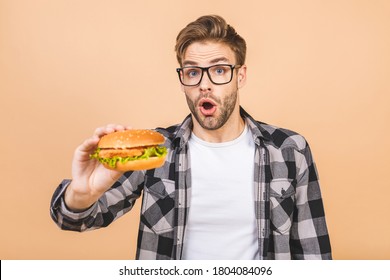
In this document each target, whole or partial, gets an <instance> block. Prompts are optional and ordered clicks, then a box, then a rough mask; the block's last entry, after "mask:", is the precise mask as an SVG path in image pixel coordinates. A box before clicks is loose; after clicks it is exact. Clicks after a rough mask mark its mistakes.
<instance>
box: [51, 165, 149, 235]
mask: <svg viewBox="0 0 390 280" xmlns="http://www.w3.org/2000/svg"><path fill="white" fill-rule="evenodd" d="M143 182H144V174H143V173H142V172H131V173H125V174H124V175H123V176H122V177H121V178H120V179H119V180H118V181H117V182H116V183H115V184H114V185H113V186H112V187H111V188H110V189H109V190H108V191H106V192H105V193H104V194H103V196H102V197H101V198H100V199H99V200H98V201H97V202H96V203H95V204H93V205H92V206H91V207H89V208H88V209H86V210H84V211H81V212H75V211H72V210H70V209H69V208H68V207H67V206H66V204H65V201H64V193H65V190H66V188H67V187H68V186H69V184H70V183H71V180H68V179H65V180H63V181H62V182H61V183H60V185H59V186H58V187H57V189H56V190H55V192H54V194H53V196H52V200H51V204H50V215H51V218H52V219H53V221H54V222H55V223H56V224H57V226H58V227H60V228H61V229H63V230H71V231H79V232H82V231H86V230H92V229H97V228H101V227H106V226H108V225H109V224H111V223H112V222H113V221H114V220H116V219H117V218H119V217H121V216H123V215H124V214H125V213H127V212H128V211H130V210H131V209H132V208H133V206H134V204H135V202H136V200H137V199H138V198H139V197H140V196H141V193H142V189H143Z"/></svg>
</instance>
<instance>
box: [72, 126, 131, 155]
mask: <svg viewBox="0 0 390 280" xmlns="http://www.w3.org/2000/svg"><path fill="white" fill-rule="evenodd" d="M126 129H131V127H130V126H124V125H120V124H108V125H106V126H103V127H98V128H97V129H96V130H95V132H94V134H93V135H92V136H91V137H90V138H88V139H86V140H85V141H84V142H83V143H82V144H81V145H80V146H79V148H78V150H79V151H80V152H83V153H87V154H90V153H93V152H94V151H95V150H96V147H97V145H98V143H99V141H100V138H102V137H103V136H104V135H106V134H109V133H112V132H115V131H123V130H126Z"/></svg>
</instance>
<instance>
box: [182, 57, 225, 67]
mask: <svg viewBox="0 0 390 280" xmlns="http://www.w3.org/2000/svg"><path fill="white" fill-rule="evenodd" d="M218 62H225V63H229V60H228V59H227V58H226V57H217V58H214V59H213V60H211V61H210V64H214V63H218ZM198 65H199V63H198V62H196V61H192V60H184V61H183V66H198Z"/></svg>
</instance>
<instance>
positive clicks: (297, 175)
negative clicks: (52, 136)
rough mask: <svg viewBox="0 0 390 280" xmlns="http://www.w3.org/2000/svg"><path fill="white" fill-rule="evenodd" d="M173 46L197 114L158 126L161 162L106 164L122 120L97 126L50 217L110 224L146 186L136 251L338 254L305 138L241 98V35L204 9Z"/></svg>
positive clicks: (148, 254)
mask: <svg viewBox="0 0 390 280" xmlns="http://www.w3.org/2000/svg"><path fill="white" fill-rule="evenodd" d="M175 49H176V54H177V59H178V62H179V64H180V68H178V69H177V72H178V76H179V80H180V82H181V84H182V90H183V92H184V93H185V96H186V99H187V104H188V107H189V109H190V111H191V114H190V115H189V116H188V117H187V118H186V119H185V120H184V121H183V122H182V123H181V124H180V125H174V126H171V127H169V128H166V129H163V128H158V129H157V131H159V132H160V133H162V134H163V135H164V136H165V138H166V142H165V146H166V147H167V148H168V149H169V152H168V155H167V160H166V162H165V164H164V166H162V167H161V168H157V169H153V170H147V171H137V172H127V173H124V174H122V173H120V172H117V171H112V170H108V169H105V168H104V167H103V166H102V165H101V164H100V163H99V162H97V161H96V160H94V159H91V158H90V157H89V155H90V154H91V153H93V151H94V150H95V149H96V146H97V143H98V141H99V139H100V137H102V136H103V135H105V134H108V133H111V132H113V131H117V130H124V129H126V127H123V126H121V125H108V126H106V127H102V128H98V129H96V131H95V134H94V135H93V136H92V137H91V138H89V139H87V140H85V141H84V143H83V144H81V145H80V146H79V147H78V148H77V149H76V151H75V154H74V158H73V165H72V176H73V178H72V180H64V181H63V182H62V183H61V185H60V186H59V187H58V188H57V190H56V191H55V193H54V195H53V199H52V204H51V216H52V218H53V219H54V221H55V222H56V223H57V224H58V225H59V226H60V227H61V228H62V229H65V230H74V231H85V230H89V229H95V228H99V227H105V226H108V225H109V224H110V223H111V222H112V221H114V220H115V219H117V218H119V217H120V216H122V215H123V214H125V213H126V212H128V211H129V210H130V209H131V208H132V206H133V205H134V203H135V201H136V200H137V199H138V198H139V197H140V196H141V194H142V193H143V196H142V200H143V201H142V209H141V218H140V224H139V236H138V245H137V254H136V258H137V259H331V248H330V242H329V236H328V232H327V227H326V222H325V215H324V209H323V204H322V198H321V193H320V188H319V184H318V180H317V173H316V169H315V165H314V162H313V159H312V156H311V152H310V148H309V146H308V144H307V143H306V141H305V139H304V138H303V137H302V136H300V135H298V134H296V133H294V132H292V131H289V130H285V129H280V128H276V127H274V126H270V125H267V124H264V123H261V122H257V121H255V120H254V119H253V118H252V117H251V116H250V115H249V114H248V113H246V112H245V111H244V109H243V108H241V107H240V103H239V89H240V88H241V87H243V86H244V85H245V82H246V69H247V67H246V65H245V53H246V44H245V41H244V39H243V38H241V37H240V36H239V35H238V34H237V33H236V31H235V30H234V29H233V28H232V27H231V26H229V25H228V24H226V22H225V20H224V19H223V18H221V17H219V16H204V17H201V18H199V19H197V20H196V21H194V22H192V23H190V24H189V25H187V26H186V27H185V28H184V29H183V30H182V31H181V32H180V33H179V35H178V36H177V41H176V48H175Z"/></svg>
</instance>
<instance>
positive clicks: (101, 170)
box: [65, 124, 167, 211]
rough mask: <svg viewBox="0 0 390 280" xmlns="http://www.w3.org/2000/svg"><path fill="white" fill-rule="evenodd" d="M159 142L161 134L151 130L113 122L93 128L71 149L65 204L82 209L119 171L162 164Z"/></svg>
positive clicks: (103, 189) (107, 185)
mask: <svg viewBox="0 0 390 280" xmlns="http://www.w3.org/2000/svg"><path fill="white" fill-rule="evenodd" d="M135 131H137V132H136V133H134V132H135ZM163 143H164V137H163V136H162V135H161V134H160V133H157V132H155V131H151V130H133V129H130V128H128V127H125V126H122V125H115V124H111V125H107V126H105V127H99V128H97V129H96V130H95V133H94V135H93V136H92V137H90V138H88V139H86V140H85V141H84V142H83V143H82V144H81V145H80V146H78V147H77V149H76V150H75V153H74V156H73V161H72V181H71V183H70V184H69V186H68V187H67V189H66V192H65V204H66V205H67V206H68V208H70V209H71V210H76V211H82V210H84V209H87V208H88V207H90V206H91V205H92V204H93V203H95V202H96V201H97V200H98V199H99V197H100V196H101V195H102V194H103V193H104V192H105V191H107V190H108V189H109V188H110V187H111V186H112V184H114V182H115V181H116V180H118V179H119V177H120V176H122V174H123V172H125V171H129V170H141V169H150V168H157V167H159V166H161V165H163V164H164V161H165V157H166V154H167V151H166V148H165V147H160V146H158V145H160V144H163ZM96 159H97V160H96ZM101 163H102V164H101Z"/></svg>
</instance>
